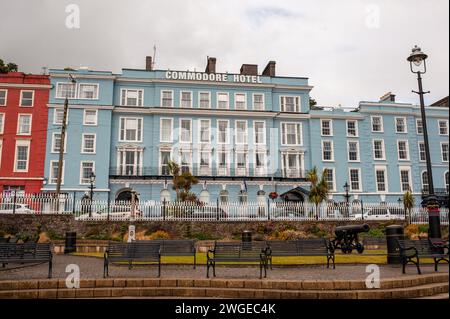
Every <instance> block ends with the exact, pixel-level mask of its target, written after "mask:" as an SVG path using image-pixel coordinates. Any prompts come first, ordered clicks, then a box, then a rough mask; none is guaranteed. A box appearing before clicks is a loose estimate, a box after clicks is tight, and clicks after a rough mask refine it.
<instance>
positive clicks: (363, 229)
mask: <svg viewBox="0 0 450 319" xmlns="http://www.w3.org/2000/svg"><path fill="white" fill-rule="evenodd" d="M369 230H370V227H369V225H367V224H363V225H348V226H338V227H336V229H335V230H334V233H335V234H336V236H337V237H340V236H343V235H344V234H358V233H367V232H368V231H369Z"/></svg>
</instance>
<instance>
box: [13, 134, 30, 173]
mask: <svg viewBox="0 0 450 319" xmlns="http://www.w3.org/2000/svg"><path fill="white" fill-rule="evenodd" d="M18 146H27V165H26V168H25V169H17V153H18V152H17V147H18ZM30 148H31V140H16V145H15V146H14V170H13V172H14V173H27V172H28V169H29V167H30Z"/></svg>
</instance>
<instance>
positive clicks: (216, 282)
mask: <svg viewBox="0 0 450 319" xmlns="http://www.w3.org/2000/svg"><path fill="white" fill-rule="evenodd" d="M211 287H214V288H226V287H227V281H226V280H222V279H213V280H211Z"/></svg>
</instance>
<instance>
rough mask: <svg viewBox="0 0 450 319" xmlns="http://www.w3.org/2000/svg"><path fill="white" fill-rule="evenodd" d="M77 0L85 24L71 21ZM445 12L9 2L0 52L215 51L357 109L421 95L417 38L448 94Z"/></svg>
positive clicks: (25, 57)
mask: <svg viewBox="0 0 450 319" xmlns="http://www.w3.org/2000/svg"><path fill="white" fill-rule="evenodd" d="M71 3H76V4H78V5H79V7H80V15H81V16H80V29H67V28H66V27H65V19H66V17H67V13H66V12H65V7H66V5H68V4H71ZM448 9H449V2H448V1H447V0H433V1H428V2H427V3H426V4H423V1H421V0H409V1H405V0H399V1H389V0H378V1H375V0H347V1H335V0H321V1H297V0H281V1H277V2H276V4H274V2H273V1H272V0H247V1H242V0H227V1H225V0H223V1H221V0H166V1H147V0H130V1H126V2H125V1H118V0H96V1H92V0H42V1H27V0H2V12H8V14H6V15H2V18H1V19H0V32H1V34H2V40H1V42H0V58H3V60H6V61H8V62H9V61H11V62H15V63H17V64H19V67H20V69H21V70H23V71H25V72H38V73H39V72H40V71H41V67H43V66H46V67H49V68H63V67H65V66H73V67H79V66H80V65H86V66H89V67H90V68H91V69H99V70H112V71H113V72H120V70H121V68H143V67H144V66H145V56H146V55H152V54H153V46H154V45H156V46H157V53H156V67H157V68H159V69H167V68H170V69H180V70H187V69H190V70H193V69H197V70H203V69H204V68H205V63H206V57H207V56H215V57H216V58H217V70H218V71H219V72H226V71H228V72H239V68H240V66H241V64H243V63H253V64H258V65H259V70H260V71H262V69H263V68H264V67H265V65H266V63H267V61H269V60H276V62H277V74H278V75H284V76H301V77H308V78H309V79H310V83H311V84H312V85H314V89H313V90H312V92H311V95H312V96H313V97H314V98H315V99H316V100H317V101H318V103H319V104H320V105H332V106H335V105H338V104H342V105H343V106H357V104H358V102H359V101H361V100H377V99H378V98H379V97H380V96H381V95H383V94H384V93H385V92H387V91H392V92H394V93H396V94H397V98H398V99H399V100H402V101H405V102H417V96H415V95H414V94H413V93H411V89H415V88H416V86H417V82H416V79H415V77H414V75H413V74H412V73H410V71H409V66H408V64H407V62H406V57H407V56H408V55H409V52H410V50H411V48H412V47H413V46H414V45H415V44H418V45H420V46H421V47H422V49H423V50H424V51H425V52H426V53H428V55H429V61H428V67H429V68H428V72H427V74H426V75H425V76H424V86H425V89H426V90H431V94H429V95H427V96H426V99H427V102H433V101H435V100H438V99H440V98H441V97H443V96H445V95H448V86H449V80H448V79H449V72H448V70H449V63H448V56H449V40H448V38H449V13H448ZM374 14H375V15H377V14H378V16H373V15H374ZM371 15H372V16H371ZM368 21H369V23H368ZM417 21H419V22H420V23H419V25H418V22H417Z"/></svg>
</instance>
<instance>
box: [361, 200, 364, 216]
mask: <svg viewBox="0 0 450 319" xmlns="http://www.w3.org/2000/svg"><path fill="white" fill-rule="evenodd" d="M361 220H364V205H363V200H362V198H361Z"/></svg>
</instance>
